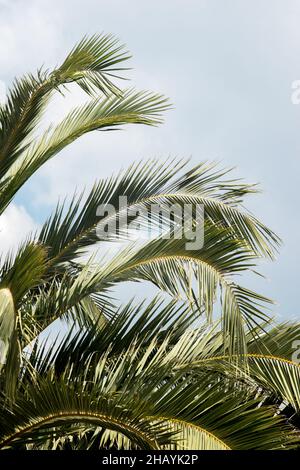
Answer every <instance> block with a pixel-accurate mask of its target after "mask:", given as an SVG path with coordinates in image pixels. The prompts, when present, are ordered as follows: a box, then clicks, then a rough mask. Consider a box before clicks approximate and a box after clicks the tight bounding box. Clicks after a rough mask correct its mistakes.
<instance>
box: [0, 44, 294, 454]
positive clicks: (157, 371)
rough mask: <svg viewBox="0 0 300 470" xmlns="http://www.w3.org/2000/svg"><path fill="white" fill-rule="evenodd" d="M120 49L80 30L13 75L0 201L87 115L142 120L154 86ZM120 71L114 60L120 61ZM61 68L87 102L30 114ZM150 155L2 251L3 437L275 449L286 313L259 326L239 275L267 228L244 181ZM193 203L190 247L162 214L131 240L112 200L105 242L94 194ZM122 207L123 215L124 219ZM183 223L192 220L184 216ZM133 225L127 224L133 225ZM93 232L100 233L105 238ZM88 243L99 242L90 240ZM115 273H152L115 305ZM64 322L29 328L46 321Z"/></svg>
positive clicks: (289, 329)
mask: <svg viewBox="0 0 300 470" xmlns="http://www.w3.org/2000/svg"><path fill="white" fill-rule="evenodd" d="M128 58H129V55H128V53H127V52H125V51H124V48H123V46H121V45H120V44H119V43H118V41H117V40H116V39H115V38H113V37H112V36H110V35H108V36H107V35H100V36H98V35H95V36H92V37H90V38H88V37H85V38H84V39H83V40H82V41H81V42H79V43H78V44H77V45H76V46H75V47H74V48H73V50H72V51H71V52H70V53H69V55H68V56H67V57H66V59H65V60H64V61H63V63H62V64H61V66H59V67H57V68H55V69H54V70H52V71H46V70H45V71H43V70H40V71H38V72H37V74H36V75H31V74H30V75H26V76H25V77H22V78H20V79H17V80H15V82H14V83H13V85H12V87H11V89H10V90H9V92H8V96H7V101H6V103H5V104H2V105H1V107H0V214H2V213H3V212H4V211H5V209H6V208H7V206H8V205H9V204H10V202H11V201H12V200H13V198H14V196H15V195H16V193H17V192H18V190H19V189H20V188H21V187H22V186H23V184H24V183H26V181H27V180H28V179H29V178H30V177H31V176H32V175H33V174H34V173H35V172H36V171H37V170H38V169H39V168H40V167H41V166H42V165H43V164H44V163H46V162H47V161H48V160H49V159H50V158H53V157H54V156H57V155H58V154H59V153H60V152H61V151H62V150H63V149H64V148H65V147H66V146H68V145H69V144H70V143H72V142H74V141H76V140H77V139H78V138H80V137H81V136H83V135H84V134H86V133H88V132H92V131H94V130H116V129H118V128H120V127H122V126H124V125H126V124H144V125H150V126H156V125H158V124H160V123H161V122H162V114H163V113H164V112H165V111H166V110H167V109H168V108H169V103H168V100H166V99H165V98H164V97H163V96H161V95H159V94H156V93H150V92H138V91H135V90H132V89H130V90H124V89H122V88H121V87H120V83H121V79H123V78H124V77H123V72H124V71H125V70H126V68H124V67H123V62H124V61H126V60H127V59H128ZM120 74H121V75H120ZM70 84H74V85H77V86H79V87H81V88H82V90H83V91H84V92H85V93H86V97H87V102H86V103H85V104H84V105H82V106H80V107H78V108H75V109H74V110H72V111H71V112H70V113H69V114H68V115H67V116H65V118H64V119H62V121H61V122H60V123H58V124H57V125H56V126H51V127H50V128H49V129H48V130H46V131H45V132H42V131H41V130H40V124H41V122H42V118H43V114H44V112H45V110H46V109H47V105H48V104H49V101H50V99H51V98H52V96H53V95H54V94H55V93H65V92H69V91H70V90H68V86H69V85H70ZM187 165H188V162H186V161H182V160H171V159H168V160H166V161H165V162H161V161H158V160H155V159H152V160H148V161H142V162H139V163H137V164H133V165H131V167H130V168H129V169H128V170H125V171H123V172H121V173H120V174H119V175H117V176H113V177H111V178H108V179H104V180H101V181H99V182H96V183H95V185H94V186H93V188H92V189H91V191H90V192H89V193H88V194H81V195H79V196H76V195H74V196H73V198H71V201H69V202H66V201H65V202H64V203H63V204H60V205H58V206H57V208H56V210H55V211H54V214H52V215H51V216H50V217H49V218H48V219H47V220H46V222H45V223H44V225H43V226H42V228H41V230H40V232H39V233H36V234H33V235H31V236H29V237H28V238H27V239H26V240H24V241H23V243H22V244H21V245H20V246H19V248H18V249H17V250H15V252H13V253H8V254H6V255H3V256H2V259H1V263H0V348H1V350H0V353H1V360H0V387H1V394H0V408H1V413H0V448H1V449H82V448H83V449H95V448H96V449H98V448H107V447H109V448H116V449H131V448H145V449H159V448H163V449H218V450H228V449H285V448H291V447H293V446H295V445H297V443H298V442H299V436H298V433H297V431H295V429H294V428H293V426H292V425H291V423H290V422H289V420H288V419H287V413H286V409H287V408H288V409H290V408H291V409H292V410H293V413H295V414H297V413H298V412H299V406H300V388H299V365H298V364H296V363H294V362H292V361H291V355H292V349H291V346H290V345H291V343H292V342H293V341H294V340H295V339H297V338H298V336H297V335H298V333H299V329H300V327H299V325H289V324H287V325H279V326H272V325H271V320H270V317H269V311H268V307H269V305H270V304H271V303H272V302H271V301H270V300H269V299H267V298H266V297H265V296H263V295H261V294H258V293H256V292H252V291H250V290H249V289H247V288H246V287H244V286H242V285H240V284H239V282H237V281H238V277H241V276H242V275H243V274H244V273H245V272H246V273H247V272H249V271H251V272H253V273H256V266H257V263H258V261H259V259H261V258H262V257H265V258H268V259H273V258H274V255H275V253H276V251H277V249H278V246H279V244H280V239H279V238H278V237H277V235H276V234H274V232H273V231H272V230H271V229H269V228H268V227H266V226H265V225H264V224H263V223H262V222H261V221H259V220H258V219H257V218H255V217H254V216H253V215H252V214H250V213H249V212H248V211H247V210H246V209H245V208H244V204H243V202H244V198H245V197H246V196H247V195H251V194H253V193H256V192H257V187H256V185H252V184H245V183H244V182H242V181H239V180H235V179H232V178H231V177H230V176H229V172H230V170H223V169H219V168H217V165H216V164H215V163H213V164H212V163H208V162H203V163H200V164H199V165H197V166H195V167H193V168H187ZM124 195H126V196H127V200H128V204H129V206H130V208H131V209H134V210H137V211H141V210H142V209H148V208H149V207H150V205H151V204H161V205H163V204H174V203H176V204H177V205H178V206H179V207H181V208H183V207H184V204H186V203H189V204H202V205H203V207H204V212H205V221H204V246H203V247H199V248H197V249H195V250H188V249H187V247H186V241H187V240H186V239H184V238H183V239H176V237H172V236H171V237H170V238H169V239H165V238H164V237H162V236H161V235H158V234H159V229H160V227H162V228H163V229H164V231H167V232H168V231H169V234H170V235H172V234H174V233H173V232H172V230H173V229H172V228H170V227H169V226H168V224H167V222H168V221H167V219H166V218H165V217H164V216H162V217H158V218H155V217H153V218H151V219H149V215H148V212H147V211H145V210H144V211H142V216H140V218H139V222H140V224H141V225H142V226H143V227H146V224H149V223H150V224H151V227H152V228H153V229H154V230H156V232H155V233H156V234H157V235H156V236H155V237H154V238H153V239H151V240H148V241H147V242H145V243H143V244H140V243H137V241H136V240H134V241H132V240H131V235H132V233H127V231H126V230H125V228H126V227H124V226H123V225H122V223H121V222H120V220H122V219H121V218H120V215H122V211H123V210H124V209H122V208H119V210H118V211H117V213H116V214H115V216H113V217H115V221H116V222H117V225H116V226H117V231H116V233H115V234H113V233H112V234H110V238H109V242H110V243H114V244H115V243H116V242H120V240H121V241H122V242H125V241H126V242H127V243H126V246H125V247H122V248H120V249H119V250H118V251H117V253H116V254H114V255H112V256H108V255H107V256H106V248H107V239H105V238H103V239H101V237H99V234H98V232H97V227H99V226H100V227H103V226H105V224H107V222H108V220H109V217H110V216H107V215H106V216H101V217H100V216H98V215H97V207H98V206H99V205H100V204H103V205H105V204H112V205H114V206H115V207H118V202H119V196H124ZM136 218H137V217H136V216H133V217H132V220H134V219H136ZM191 218H192V223H193V224H194V225H193V226H194V227H195V224H196V223H197V220H196V219H195V218H194V216H191ZM133 235H134V234H133ZM103 242H106V244H105V243H103ZM92 248H93V249H94V248H99V251H100V253H101V258H99V257H98V258H97V257H96V256H92V257H91V258H90V259H89V260H88V258H87V257H88V255H89V253H90V250H91V249H92ZM123 282H127V283H128V282H131V283H136V282H144V283H147V282H148V283H149V282H150V283H152V284H153V285H154V286H156V288H157V289H158V290H159V291H161V292H162V293H163V297H162V298H154V299H153V300H152V301H150V302H149V303H146V302H144V303H140V304H135V303H134V301H132V302H130V303H129V304H128V305H124V306H121V307H118V306H116V302H115V299H114V295H115V294H114V289H115V288H116V287H117V286H118V285H119V284H121V283H123ZM60 319H63V320H64V321H65V322H66V324H67V325H68V326H69V332H68V333H67V334H66V335H65V336H64V337H61V336H60V337H58V338H57V339H56V340H55V338H53V335H52V337H50V338H48V339H47V340H44V341H41V336H40V333H42V332H44V334H45V330H46V328H47V327H48V326H50V325H51V324H52V323H53V322H54V321H56V320H60Z"/></svg>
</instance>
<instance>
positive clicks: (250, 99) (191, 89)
mask: <svg viewBox="0 0 300 470" xmlns="http://www.w3.org/2000/svg"><path fill="white" fill-rule="evenodd" d="M299 24H300V1H299V0H279V1H277V0H207V1H206V0H151V1H146V0H145V1H141V0H139V1H138V0H127V1H124V0H123V1H122V0H120V1H118V0H109V1H102V0H85V1H84V2H83V1H82V0H80V1H76V0H63V1H62V0H60V1H59V0H51V1H44V0H0V99H2V98H3V94H4V91H5V87H7V86H8V85H9V84H10V83H11V80H12V79H13V78H14V76H16V75H17V76H18V75H20V74H22V73H24V72H28V71H34V70H35V69H37V68H38V67H40V66H41V65H42V64H44V65H45V67H51V66H54V65H56V64H58V63H59V62H60V61H61V60H62V59H63V58H64V55H65V54H66V53H67V52H68V51H69V49H70V48H71V47H72V46H73V45H74V43H75V42H77V41H78V40H80V38H81V37H82V36H83V35H85V34H93V33H97V32H102V31H104V32H110V33H113V34H115V35H116V36H118V37H119V38H120V39H121V41H122V42H125V43H126V44H127V47H128V49H129V50H130V51H131V52H132V54H133V59H132V60H131V66H132V67H133V69H134V70H132V71H131V72H130V77H131V78H132V84H134V85H135V86H137V87H138V88H142V89H150V90H153V91H159V92H162V93H165V94H166V95H168V96H169V97H170V98H171V101H172V102H173V103H174V105H175V109H174V110H172V111H170V112H168V114H167V116H166V123H165V124H164V125H163V126H162V127H160V128H159V129H149V128H143V127H141V126H133V127H131V128H126V130H124V131H122V132H119V133H103V134H99V133H96V134H93V135H89V136H85V137H84V138H82V139H81V140H80V141H77V142H76V143H75V144H74V145H72V146H70V147H69V148H68V149H67V150H66V151H64V152H63V153H61V154H60V155H59V156H57V157H56V158H54V159H53V160H52V161H51V162H49V163H48V164H46V165H45V166H44V167H43V168H42V169H41V170H40V171H39V172H38V173H37V174H36V175H35V176H34V178H32V180H31V181H30V183H28V184H27V185H26V186H25V187H24V188H23V189H22V191H21V192H20V194H19V195H18V197H17V199H16V201H15V203H14V205H12V206H11V207H10V209H9V210H8V211H7V213H6V214H4V215H3V216H2V218H1V219H0V243H1V246H2V248H3V249H7V248H8V247H9V246H10V245H11V244H14V243H16V242H17V241H18V240H20V238H22V236H24V235H25V234H26V232H27V231H28V230H31V229H32V228H34V227H35V226H37V225H38V224H40V223H41V222H42V220H43V219H45V218H46V216H48V215H49V213H50V212H51V209H52V208H53V205H54V204H55V203H56V200H57V198H58V196H59V195H65V194H66V193H70V192H73V190H74V188H75V187H77V188H81V187H84V186H87V187H88V186H89V185H91V184H92V183H93V181H94V180H95V179H96V178H101V177H103V176H107V175H110V174H111V173H112V172H116V171H118V170H119V169H120V168H121V167H126V166H127V165H128V164H129V163H131V162H132V161H134V160H136V159H140V158H142V157H143V158H146V157H151V156H157V157H160V158H166V157H167V156H169V155H173V156H179V157H189V156H191V158H192V162H193V163H198V162H200V161H202V160H207V159H211V160H219V161H221V163H222V165H223V166H236V167H237V169H236V171H235V175H236V176H240V177H244V178H245V179H246V180H247V181H250V182H260V183H261V186H262V188H263V190H264V192H263V194H261V195H258V196H255V197H254V198H253V200H252V201H249V207H250V208H251V210H252V211H254V212H255V213H256V214H257V215H258V216H259V217H261V218H262V219H263V221H264V222H265V223H267V224H269V225H270V226H271V227H272V228H273V229H274V230H275V231H277V233H278V234H279V235H280V236H281V237H282V238H283V240H284V246H283V248H282V250H281V253H280V255H279V257H278V260H277V261H276V263H273V264H266V265H264V266H263V272H264V274H266V275H267V277H268V280H267V281H262V280H259V281H256V280H251V281H250V287H252V288H255V289H257V290H258V291H260V292H261V293H263V294H266V295H269V296H271V297H272V298H274V299H275V300H276V301H277V302H278V306H277V307H276V311H277V312H278V314H279V315H280V317H279V318H281V319H282V318H295V317H296V316H298V317H299V314H300V307H299V306H298V289H299V274H298V263H299V259H300V256H299V255H300V248H299V244H298V240H299V229H300V221H299V207H298V206H299V202H300V105H295V104H292V102H291V94H292V83H293V82H294V81H295V80H300V27H299ZM81 99H82V98H81V96H79V94H77V95H76V96H75V97H68V99H67V101H66V102H63V101H62V99H59V100H58V101H57V102H56V103H53V104H52V106H51V110H50V114H49V116H48V118H49V119H50V120H51V119H53V120H54V119H55V120H56V119H58V118H59V117H60V116H63V115H64V113H65V112H66V111H67V109H68V106H70V105H71V104H74V103H75V102H77V101H80V100H81Z"/></svg>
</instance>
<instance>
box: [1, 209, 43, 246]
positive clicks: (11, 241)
mask: <svg viewBox="0 0 300 470" xmlns="http://www.w3.org/2000/svg"><path fill="white" fill-rule="evenodd" d="M37 228H38V225H37V224H36V223H35V222H34V220H33V219H32V217H31V216H30V215H29V214H28V212H27V211H26V209H25V208H24V207H23V206H18V205H16V204H11V205H10V206H9V207H8V208H7V209H6V211H5V212H4V213H3V214H2V215H1V216H0V253H1V255H3V253H7V252H8V251H9V250H11V249H15V248H16V247H17V246H18V244H19V243H20V242H22V241H23V240H24V239H26V237H27V236H28V235H29V234H30V233H31V232H34V231H35V230H36V229H37Z"/></svg>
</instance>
